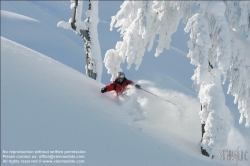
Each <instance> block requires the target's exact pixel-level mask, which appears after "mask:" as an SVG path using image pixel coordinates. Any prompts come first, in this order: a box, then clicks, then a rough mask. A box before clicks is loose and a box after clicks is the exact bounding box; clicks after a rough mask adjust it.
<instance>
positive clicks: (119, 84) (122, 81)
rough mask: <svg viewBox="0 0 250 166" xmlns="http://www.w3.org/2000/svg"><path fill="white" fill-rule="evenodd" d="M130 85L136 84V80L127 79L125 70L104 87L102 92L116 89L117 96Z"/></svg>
mask: <svg viewBox="0 0 250 166" xmlns="http://www.w3.org/2000/svg"><path fill="white" fill-rule="evenodd" d="M128 85H134V82H133V81H131V80H129V79H127V78H126V77H125V74H124V73H123V72H118V73H117V77H116V79H115V81H113V82H112V83H110V84H109V85H106V86H105V87H103V88H102V89H101V92H102V93H105V92H109V91H112V90H114V91H115V92H116V96H118V95H119V94H121V93H123V92H124V91H125V90H126V88H127V86H128ZM135 87H136V88H140V85H138V84H136V85H135Z"/></svg>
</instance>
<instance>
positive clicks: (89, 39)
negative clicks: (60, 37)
mask: <svg viewBox="0 0 250 166" xmlns="http://www.w3.org/2000/svg"><path fill="white" fill-rule="evenodd" d="M70 8H71V9H72V10H73V16H72V18H70V19H69V22H64V21H60V22H59V23H58V24H57V26H58V27H62V28H65V29H70V30H73V31H74V32H75V33H76V34H78V35H79V36H81V37H82V39H83V41H84V47H85V51H86V67H85V68H86V74H87V75H88V76H89V77H91V78H93V79H95V80H97V81H99V82H100V81H101V75H102V57H101V49H100V44H99V39H98V32H97V25H98V22H99V17H98V1H90V0H89V8H88V11H87V12H86V20H85V21H82V20H81V17H82V8H83V1H82V0H71V6H70Z"/></svg>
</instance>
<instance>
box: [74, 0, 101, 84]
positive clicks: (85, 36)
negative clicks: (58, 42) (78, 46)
mask: <svg viewBox="0 0 250 166" xmlns="http://www.w3.org/2000/svg"><path fill="white" fill-rule="evenodd" d="M77 6H78V0H75V7H74V11H73V15H72V19H71V27H72V29H74V30H76V26H75V22H76V19H75V17H76V8H77ZM88 10H91V1H90V0H89V8H88ZM89 19H90V18H88V20H87V21H88V22H89ZM78 35H79V36H81V37H82V40H83V43H84V49H85V52H86V70H87V75H88V76H89V77H90V78H93V79H95V80H96V77H97V74H96V73H94V72H93V70H92V68H93V66H94V65H95V64H94V63H93V60H92V59H91V57H90V56H89V55H90V44H91V39H90V36H89V28H88V29H86V30H84V29H81V30H80V34H78Z"/></svg>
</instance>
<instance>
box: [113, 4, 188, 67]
mask: <svg viewBox="0 0 250 166" xmlns="http://www.w3.org/2000/svg"><path fill="white" fill-rule="evenodd" d="M190 4H191V2H185V3H184V2H178V1H150V0H148V1H125V2H124V3H123V4H122V5H121V9H120V11H119V12H118V13H117V15H116V16H113V17H112V21H111V24H110V25H111V30H112V28H113V27H115V28H119V29H118V31H120V33H121V35H122V36H123V41H122V42H121V45H120V47H119V48H118V49H117V51H118V52H119V56H120V57H121V58H122V59H123V60H124V61H127V63H128V66H127V68H128V69H130V67H131V65H132V64H133V63H134V64H135V65H136V70H137V69H138V68H139V66H140V64H141V62H142V58H143V55H144V53H145V50H146V48H147V50H148V51H150V50H151V49H152V46H153V44H154V40H155V38H156V36H157V35H159V41H158V45H157V48H156V53H155V56H159V55H160V53H162V51H163V49H164V48H166V49H169V47H170V42H171V36H172V34H173V33H174V32H176V30H177V27H178V24H179V22H180V20H181V18H183V15H185V18H186V17H187V16H188V15H190V10H189V8H190ZM186 19H187V18H186ZM124 61H122V62H124ZM108 70H110V69H108Z"/></svg>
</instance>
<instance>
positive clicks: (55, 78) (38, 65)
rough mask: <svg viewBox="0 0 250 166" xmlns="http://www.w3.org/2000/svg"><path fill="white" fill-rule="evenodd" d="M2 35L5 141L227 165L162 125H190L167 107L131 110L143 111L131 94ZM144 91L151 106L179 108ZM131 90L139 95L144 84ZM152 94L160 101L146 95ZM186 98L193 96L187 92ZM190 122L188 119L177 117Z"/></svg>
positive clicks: (107, 159)
mask: <svg viewBox="0 0 250 166" xmlns="http://www.w3.org/2000/svg"><path fill="white" fill-rule="evenodd" d="M1 43H2V47H1V55H2V61H1V66H2V78H1V80H2V83H1V89H2V98H1V100H2V101H1V103H2V104H1V110H2V117H1V118H2V120H1V123H2V149H5V150H6V149H29V150H36V149H42V150H48V149H49V150H55V149H58V150H64V149H74V150H86V151H87V154H86V165H166V164H169V165H183V164H185V165H201V164H202V165H218V164H219V165H223V164H224V165H226V163H223V162H221V161H214V160H210V159H208V158H206V157H204V156H202V155H200V154H199V150H198V147H196V148H194V147H195V146H194V145H192V144H194V142H193V143H192V142H189V143H187V141H188V139H186V138H185V137H182V138H181V137H180V138H178V137H176V138H178V139H175V140H173V139H174V138H175V136H174V135H175V134H177V135H178V132H176V133H175V132H174V131H167V130H166V129H164V128H163V127H164V125H166V128H168V127H167V126H171V128H173V129H175V130H179V131H181V132H184V130H183V129H182V128H178V127H177V124H175V123H176V121H175V120H174V119H172V121H171V120H170V119H165V120H168V122H166V123H165V124H164V123H163V120H161V119H160V118H159V117H160V116H162V115H161V113H162V112H161V111H162V110H161V109H156V110H152V112H150V111H149V110H148V112H147V113H151V116H150V117H145V119H144V120H140V121H134V120H135V119H134V118H135V116H134V115H132V114H131V113H137V115H141V114H139V113H138V110H139V108H138V110H134V111H131V109H132V108H135V104H136V103H134V101H133V100H130V99H129V100H128V101H127V102H122V101H121V100H118V99H117V98H116V97H115V96H114V95H112V94H105V95H103V94H101V93H100V92H99V89H100V88H101V87H102V86H103V85H102V84H99V83H96V82H95V81H93V80H92V79H89V78H88V77H86V76H85V75H83V74H81V73H79V72H77V71H76V70H73V69H71V68H68V67H67V66H65V65H63V64H61V63H59V62H57V61H55V60H53V59H51V58H48V57H46V56H44V55H42V54H40V53H38V52H36V51H33V50H31V49H29V48H27V47H24V46H22V45H19V44H17V43H15V42H12V41H10V40H8V39H6V38H3V37H1ZM141 82H142V83H143V81H141ZM177 95H178V94H177ZM143 96H144V97H145V98H144V104H148V106H149V107H147V109H153V108H151V107H152V106H153V107H154V106H156V105H158V107H165V108H164V109H166V108H172V109H171V110H168V111H178V109H176V108H174V107H173V106H170V105H169V104H166V103H164V102H162V101H159V99H153V98H150V96H149V95H146V94H144V95H143ZM131 97H134V98H136V97H140V92H138V94H134V95H132V96H131ZM148 99H151V100H155V101H154V102H152V103H151V102H145V100H148ZM180 99H181V100H182V102H185V101H186V100H190V98H189V97H188V96H185V97H184V96H183V97H182V98H180ZM157 100H158V101H157ZM194 101H195V100H194ZM186 102H187V101H186ZM195 102H197V101H195ZM96 103H98V104H96ZM149 104H152V106H151V107H150V105H149ZM154 104H155V105H154ZM159 104H162V105H159ZM147 109H145V108H144V109H143V108H142V109H141V110H142V111H147ZM129 111H131V112H129ZM153 111H157V114H156V113H153ZM179 111H182V110H181V109H180V110H179ZM165 113H167V112H165ZM167 114H168V116H173V117H172V118H175V119H176V118H181V117H178V116H179V115H178V114H173V113H171V112H168V113H167ZM182 115H183V114H182ZM153 116H159V117H153ZM168 116H165V117H168ZM140 117H141V116H140ZM154 118H156V119H154ZM190 118H193V117H190ZM197 118H198V117H197ZM185 119H186V118H185ZM183 120H184V119H183ZM157 122H158V124H157ZM185 123H186V125H188V124H189V123H187V122H180V121H179V124H183V125H185ZM189 125H190V124H189ZM169 129H170V127H169ZM163 131H164V133H163ZM189 132H193V134H194V133H197V131H193V130H192V131H189ZM186 136H187V137H190V136H192V134H191V135H186ZM169 137H171V138H169ZM164 140H165V141H164ZM166 140H167V141H166ZM194 140H195V139H193V141H194ZM189 141H190V140H189ZM196 141H197V140H196ZM173 145H175V146H173ZM178 145H179V146H178ZM188 145H189V146H191V147H192V148H190V149H189V150H188V149H187V146H188ZM180 159H181V160H180ZM227 164H228V163H227Z"/></svg>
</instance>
